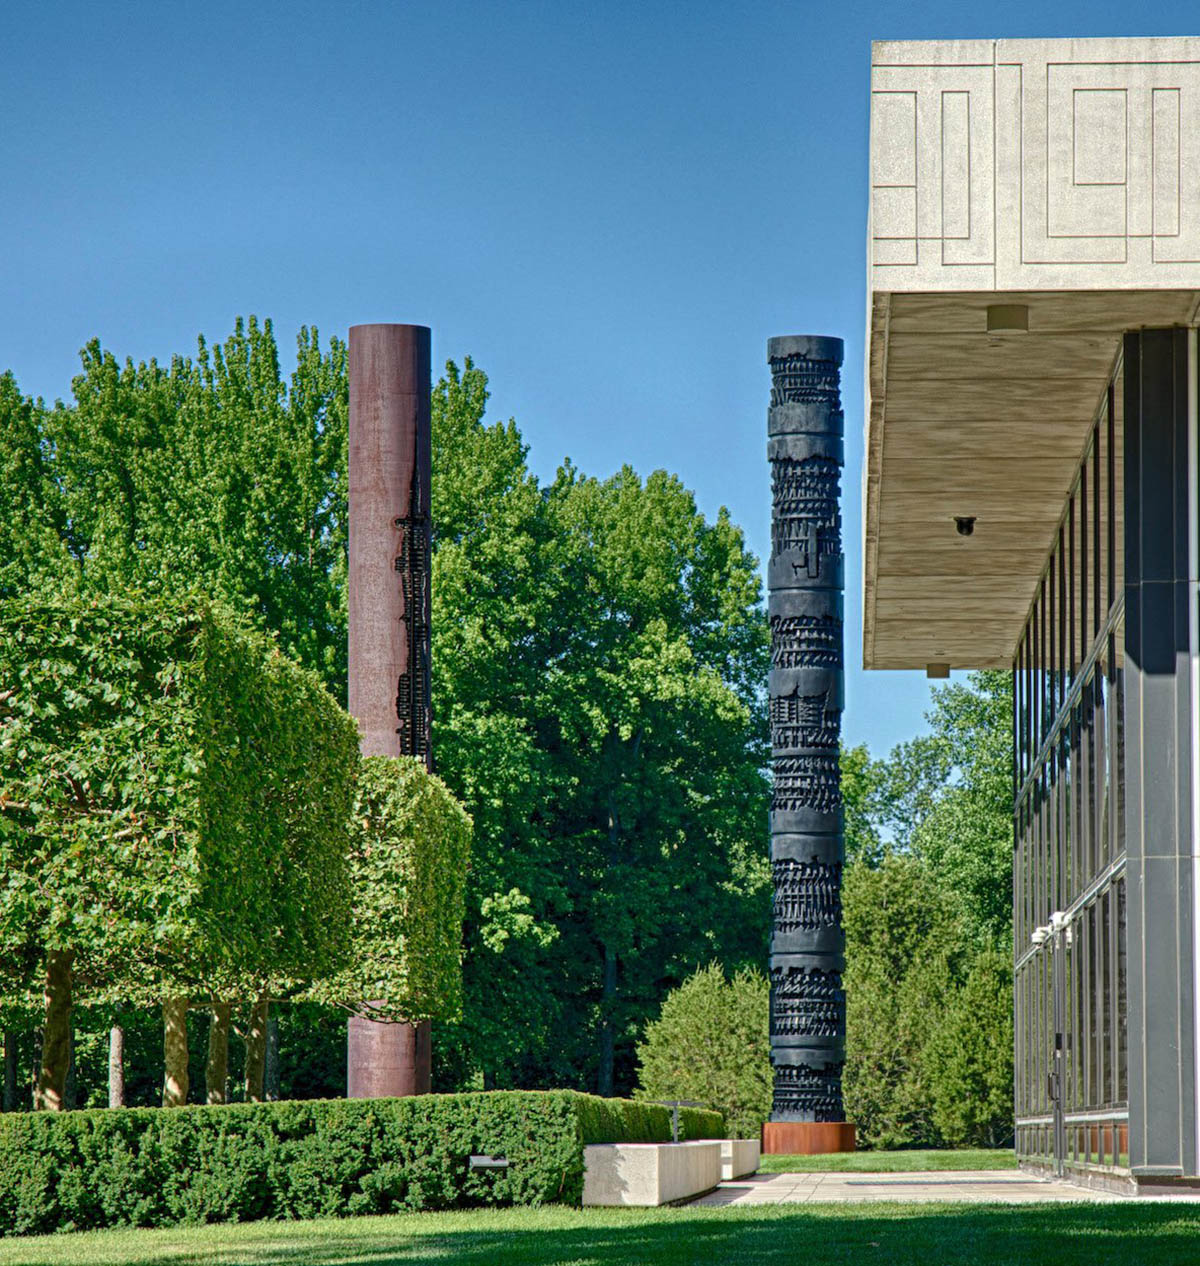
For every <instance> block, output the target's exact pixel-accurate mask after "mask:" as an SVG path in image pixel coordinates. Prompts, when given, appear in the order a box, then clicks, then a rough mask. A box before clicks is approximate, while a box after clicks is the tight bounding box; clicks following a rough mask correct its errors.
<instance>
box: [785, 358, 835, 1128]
mask: <svg viewBox="0 0 1200 1266" xmlns="http://www.w3.org/2000/svg"><path fill="white" fill-rule="evenodd" d="M768 360H769V363H770V366H771V376H772V385H771V404H770V409H769V411H768V415H767V418H768V422H767V430H768V446H767V453H768V458H769V460H770V463H771V489H772V495H773V505H772V520H771V525H772V531H771V558H770V562H769V565H768V568H767V575H768V585H769V590H770V600H769V606H770V610H769V620H770V628H771V681H770V709H769V710H770V722H771V756H772V775H773V788H772V796H771V873H772V879H773V883H774V894H775V897H774V907H773V925H772V939H771V1059H772V1063H773V1064H774V1068H775V1093H774V1106H773V1111H772V1114H771V1120H772V1121H775V1122H782V1121H800V1122H803V1121H808V1122H816V1121H821V1122H826V1121H838V1122H840V1121H842V1120H844V1112H843V1108H842V1081H841V1078H842V1063H843V1059H844V1046H845V1033H846V1002H845V993H844V992H843V989H842V970H843V966H844V963H843V939H842V896H841V887H842V853H843V841H842V795H841V780H840V775H839V770H838V745H839V740H840V738H841V719H842V698H843V689H842V675H843V630H842V585H843V563H842V521H841V510H840V488H839V484H840V477H841V467H842V460H843V459H842V427H843V420H842V411H841V397H840V390H839V376H840V367H841V362H842V344H841V340H840V339H830V338H810V337H792V338H778V339H772V340H771V341H770V343H769V345H768Z"/></svg>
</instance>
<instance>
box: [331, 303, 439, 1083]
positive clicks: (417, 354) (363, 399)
mask: <svg viewBox="0 0 1200 1266" xmlns="http://www.w3.org/2000/svg"><path fill="white" fill-rule="evenodd" d="M429 381H430V337H429V330H428V329H427V328H426V327H425V326H423V325H354V326H351V327H350V570H349V583H348V591H349V626H350V665H349V667H350V683H349V684H350V691H349V694H350V697H349V705H350V711H351V713H352V714H353V715H354V716H355V717H356V718H357V720H358V728H359V733H360V735H361V742H362V753H363V755H364V756H416V757H419V758H420V759H421V760H423V761H425V763H426V765H427V766H428V765H430V761H431V750H430V735H429V720H430V709H429V686H430V682H429V608H430V591H429V581H430V522H429V510H430V504H429V453H430V431H429V426H430V419H429V407H430V404H429V395H430V385H429ZM370 1005H371V1004H370V1003H369V1002H368V1003H367V1004H366V1007H365V1008H364V1014H363V1015H360V1016H353V1017H352V1018H351V1020H350V1023H349V1027H348V1030H347V1039H346V1046H347V1078H346V1082H347V1085H346V1093H347V1095H348V1096H349V1098H351V1099H379V1098H384V1097H387V1096H392V1095H414V1094H425V1093H428V1091H429V1085H430V1080H429V1075H430V1041H429V1024H428V1023H427V1022H426V1023H423V1024H418V1025H412V1024H393V1023H385V1022H381V1021H378V1020H372V1019H371V1018H370Z"/></svg>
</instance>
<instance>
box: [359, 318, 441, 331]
mask: <svg viewBox="0 0 1200 1266" xmlns="http://www.w3.org/2000/svg"><path fill="white" fill-rule="evenodd" d="M356 330H416V331H417V332H419V333H421V334H432V333H433V329H432V327H431V326H428V325H411V324H409V323H407V322H404V321H364V322H361V323H360V324H358V325H352V326H351V327H350V333H351V334H353V333H354V332H355V331H356Z"/></svg>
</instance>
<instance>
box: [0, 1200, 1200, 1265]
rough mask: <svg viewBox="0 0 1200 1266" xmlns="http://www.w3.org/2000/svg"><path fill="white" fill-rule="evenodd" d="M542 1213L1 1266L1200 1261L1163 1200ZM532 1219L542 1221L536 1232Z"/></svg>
mask: <svg viewBox="0 0 1200 1266" xmlns="http://www.w3.org/2000/svg"><path fill="white" fill-rule="evenodd" d="M548 1212H549V1211H543V1212H542V1213H541V1214H540V1215H539V1214H538V1213H537V1212H536V1211H530V1216H529V1218H528V1219H527V1222H526V1224H524V1225H523V1223H522V1219H521V1216H520V1214H519V1213H517V1212H508V1213H505V1214H503V1215H493V1216H490V1217H489V1216H484V1217H478V1218H476V1217H464V1218H462V1219H461V1222H462V1225H461V1227H456V1226H454V1225H446V1223H445V1222H444V1221H443V1219H441V1218H437V1217H435V1216H428V1215H420V1214H417V1215H412V1216H410V1217H406V1218H386V1219H378V1220H376V1219H361V1220H358V1221H356V1222H354V1223H329V1222H325V1223H319V1224H311V1225H310V1226H307V1227H304V1226H299V1225H295V1224H291V1225H280V1224H272V1225H266V1224H262V1223H258V1224H255V1225H254V1226H246V1227H229V1228H218V1227H209V1228H204V1229H203V1230H199V1231H191V1232H184V1233H179V1238H178V1239H177V1240H175V1242H173V1243H172V1242H171V1233H170V1232H163V1233H156V1234H155V1236H154V1237H153V1239H152V1238H151V1236H150V1235H147V1236H146V1238H145V1239H143V1240H141V1242H140V1243H137V1241H135V1240H134V1239H133V1238H132V1237H129V1236H128V1234H127V1235H126V1237H125V1241H122V1243H124V1254H125V1255H118V1256H114V1255H112V1254H113V1252H114V1251H115V1252H117V1253H118V1254H120V1253H121V1252H122V1250H121V1248H118V1243H117V1242H116V1241H114V1242H113V1243H112V1244H111V1245H105V1244H104V1242H103V1239H102V1237H99V1236H96V1237H93V1236H85V1237H74V1236H72V1237H64V1239H58V1240H57V1242H56V1243H55V1244H54V1247H55V1248H58V1249H61V1250H63V1251H62V1253H61V1256H59V1255H58V1254H55V1255H53V1256H51V1255H49V1253H48V1252H47V1251H46V1250H47V1249H50V1248H51V1244H50V1243H48V1242H47V1241H46V1240H42V1241H40V1243H39V1242H37V1241H29V1242H27V1244H26V1245H22V1246H20V1248H21V1249H24V1248H28V1249H29V1250H31V1251H30V1252H29V1255H28V1256H27V1257H24V1256H21V1255H20V1249H18V1251H17V1254H16V1255H13V1254H12V1250H13V1249H14V1248H17V1246H16V1245H14V1244H13V1243H12V1242H11V1241H10V1242H9V1244H8V1245H7V1246H4V1245H3V1242H0V1261H3V1262H6V1263H9V1264H10V1266H21V1264H23V1263H30V1264H33V1263H37V1264H38V1266H45V1264H46V1263H48V1262H62V1263H70V1264H71V1266H82V1264H83V1263H86V1262H106V1263H107V1262H122V1261H123V1262H129V1263H137V1266H198V1264H199V1263H201V1262H203V1263H206V1264H207V1263H219V1264H223V1266H275V1264H277V1266H302V1264H303V1266H388V1264H389V1263H398V1264H400V1263H411V1262H423V1261H433V1262H437V1263H443V1264H445V1266H460V1264H461V1266H518V1264H519V1266H565V1264H568V1263H570V1264H571V1266H616V1264H618V1263H619V1264H620V1266H641V1264H643V1263H646V1264H651V1263H653V1264H662V1266H683V1264H684V1263H688V1264H689V1266H690V1264H692V1263H695V1264H696V1266H699V1264H700V1263H705V1264H706V1266H707V1264H708V1263H736V1264H737V1266H759V1264H762V1266H825V1263H849V1262H854V1263H859V1262H879V1263H887V1264H888V1266H891V1264H892V1263H900V1264H901V1266H907V1264H910V1263H911V1264H912V1266H933V1264H934V1263H938V1262H970V1263H972V1264H974V1263H980V1264H982V1266H990V1264H999V1263H1004V1264H1006V1266H1008V1264H1017V1263H1020V1264H1022V1266H1023V1264H1025V1263H1028V1264H1029V1266H1035V1264H1036V1266H1041V1264H1042V1263H1048V1262H1053V1263H1056V1264H1062V1266H1074V1264H1075V1263H1079V1264H1080V1266H1083V1264H1084V1263H1086V1264H1087V1266H1095V1263H1098V1262H1102V1263H1104V1264H1105V1266H1114V1264H1117V1263H1126V1262H1128V1263H1137V1266H1159V1264H1160V1263H1161V1264H1162V1266H1167V1264H1168V1263H1169V1264H1170V1266H1175V1264H1176V1263H1182V1262H1188V1261H1194V1260H1196V1256H1197V1247H1196V1246H1197V1237H1198V1236H1200V1207H1198V1206H1182V1205H1176V1206H1172V1205H1166V1204H1155V1205H1147V1204H1142V1205H1137V1204H1128V1205H1089V1206H1079V1205H1057V1206H1043V1207H1031V1206H1024V1207H1015V1208H1014V1207H1007V1208H999V1207H996V1206H976V1207H972V1208H962V1207H961V1206H960V1207H958V1208H955V1209H947V1208H945V1207H944V1206H943V1207H941V1208H936V1209H934V1208H929V1207H914V1206H907V1207H897V1206H894V1205H893V1206H890V1207H889V1208H888V1209H886V1210H884V1209H878V1208H876V1209H872V1208H871V1207H869V1206H868V1207H865V1208H864V1206H861V1205H860V1206H839V1207H832V1206H828V1205H826V1206H821V1207H812V1208H805V1207H801V1206H793V1207H787V1206H783V1207H781V1206H772V1207H769V1208H763V1209H744V1208H743V1209H725V1210H703V1211H702V1210H689V1209H680V1210H665V1211H659V1212H655V1213H654V1214H652V1215H651V1214H647V1213H643V1212H640V1211H632V1210H614V1211H611V1213H610V1212H609V1211H595V1210H588V1211H584V1212H583V1213H574V1214H573V1213H572V1212H571V1211H567V1210H560V1211H556V1213H555V1214H554V1215H553V1216H550V1217H547V1216H546V1214H547V1213H548ZM597 1215H599V1216H597ZM539 1221H541V1222H542V1223H543V1225H540V1226H539V1225H537V1223H538V1222H539ZM435 1222H436V1223H438V1224H439V1225H437V1226H436V1227H435V1226H434V1225H433V1224H434V1223H435ZM489 1222H490V1223H493V1224H494V1225H489ZM423 1223H424V1224H425V1226H424V1227H423V1225H422V1224H423ZM160 1235H161V1236H162V1238H158V1236H160ZM53 1239H54V1237H52V1240H53ZM71 1241H74V1251H71V1247H72V1246H71ZM188 1241H190V1242H188ZM135 1245H136V1249H137V1251H133V1250H134V1248H135ZM5 1247H7V1249H8V1252H4V1251H3V1250H4V1248H5ZM97 1250H98V1251H97Z"/></svg>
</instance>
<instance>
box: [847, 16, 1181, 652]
mask: <svg viewBox="0 0 1200 1266" xmlns="http://www.w3.org/2000/svg"><path fill="white" fill-rule="evenodd" d="M870 171H871V178H870V192H869V224H870V227H869V239H870V240H869V244H868V279H867V281H868V326H869V328H868V367H867V369H868V372H867V410H866V440H865V450H866V460H865V463H864V472H863V483H864V497H863V501H864V506H865V511H866V513H865V523H864V547H863V559H864V577H863V587H864V593H863V616H864V618H863V626H864V629H863V660H864V663H865V664H866V666H867V667H880V668H883V667H894V668H921V667H924V666H925V665H926V664H929V663H934V662H940V663H945V662H949V663H951V664H952V665H953V666H954V667H961V668H967V667H993V666H995V667H999V666H1006V665H1008V664H1009V663H1010V662H1011V656H1012V652H1013V646H1014V643H1015V640H1016V637H1017V635H1018V633H1019V630H1020V628H1021V626H1022V623H1023V621H1024V619H1025V615H1026V613H1027V611H1028V608H1029V604H1030V601H1031V600H1032V597H1033V594H1034V590H1035V588H1036V586H1037V584H1038V581H1039V579H1040V577H1041V573H1042V568H1043V565H1044V563H1045V559H1046V554H1047V551H1048V549H1049V546H1050V542H1051V537H1052V535H1053V534H1055V533H1056V532H1057V529H1058V525H1059V521H1060V519H1061V516H1062V513H1063V505H1064V500H1065V498H1066V496H1067V495H1068V493H1069V491H1070V484H1071V481H1072V480H1073V479H1074V477H1075V471H1076V468H1077V464H1078V460H1079V457H1080V454H1081V452H1082V450H1083V446H1084V444H1085V442H1086V440H1087V437H1088V434H1089V431H1090V428H1091V425H1092V422H1093V419H1094V418H1095V417H1096V416H1097V410H1098V409H1099V407H1100V405H1101V400H1102V397H1103V395H1104V393H1105V390H1106V384H1107V382H1108V379H1109V377H1110V375H1111V373H1112V371H1113V367H1114V365H1115V364H1116V363H1117V360H1118V357H1119V355H1120V348H1121V342H1122V336H1123V334H1124V332H1125V331H1126V330H1134V329H1139V328H1143V327H1162V326H1172V325H1191V324H1195V323H1196V322H1197V320H1198V318H1200V38H1190V37H1189V38H1178V39H1120V40H946V41H936V42H899V43H896V42H882V43H877V44H875V45H874V46H873V48H872V70H871V159H870ZM1001 306H1004V307H1006V308H1009V309H1010V312H1009V313H1008V314H1007V319H1005V317H1006V314H1003V313H1000V312H998V311H997V309H998V308H999V307H1001ZM989 309H991V310H992V312H991V314H989ZM1014 322H1015V324H1014ZM990 324H994V325H999V326H1004V327H1005V328H1003V329H998V328H993V329H989V325H990ZM1025 326H1027V328H1024V327H1025ZM1117 404H1118V408H1119V407H1120V402H1119V401H1118V402H1117ZM964 515H965V516H973V517H974V518H975V520H976V523H975V530H974V532H973V534H972V535H971V536H968V537H963V536H959V535H958V534H957V533H956V529H955V517H956V516H964Z"/></svg>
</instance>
